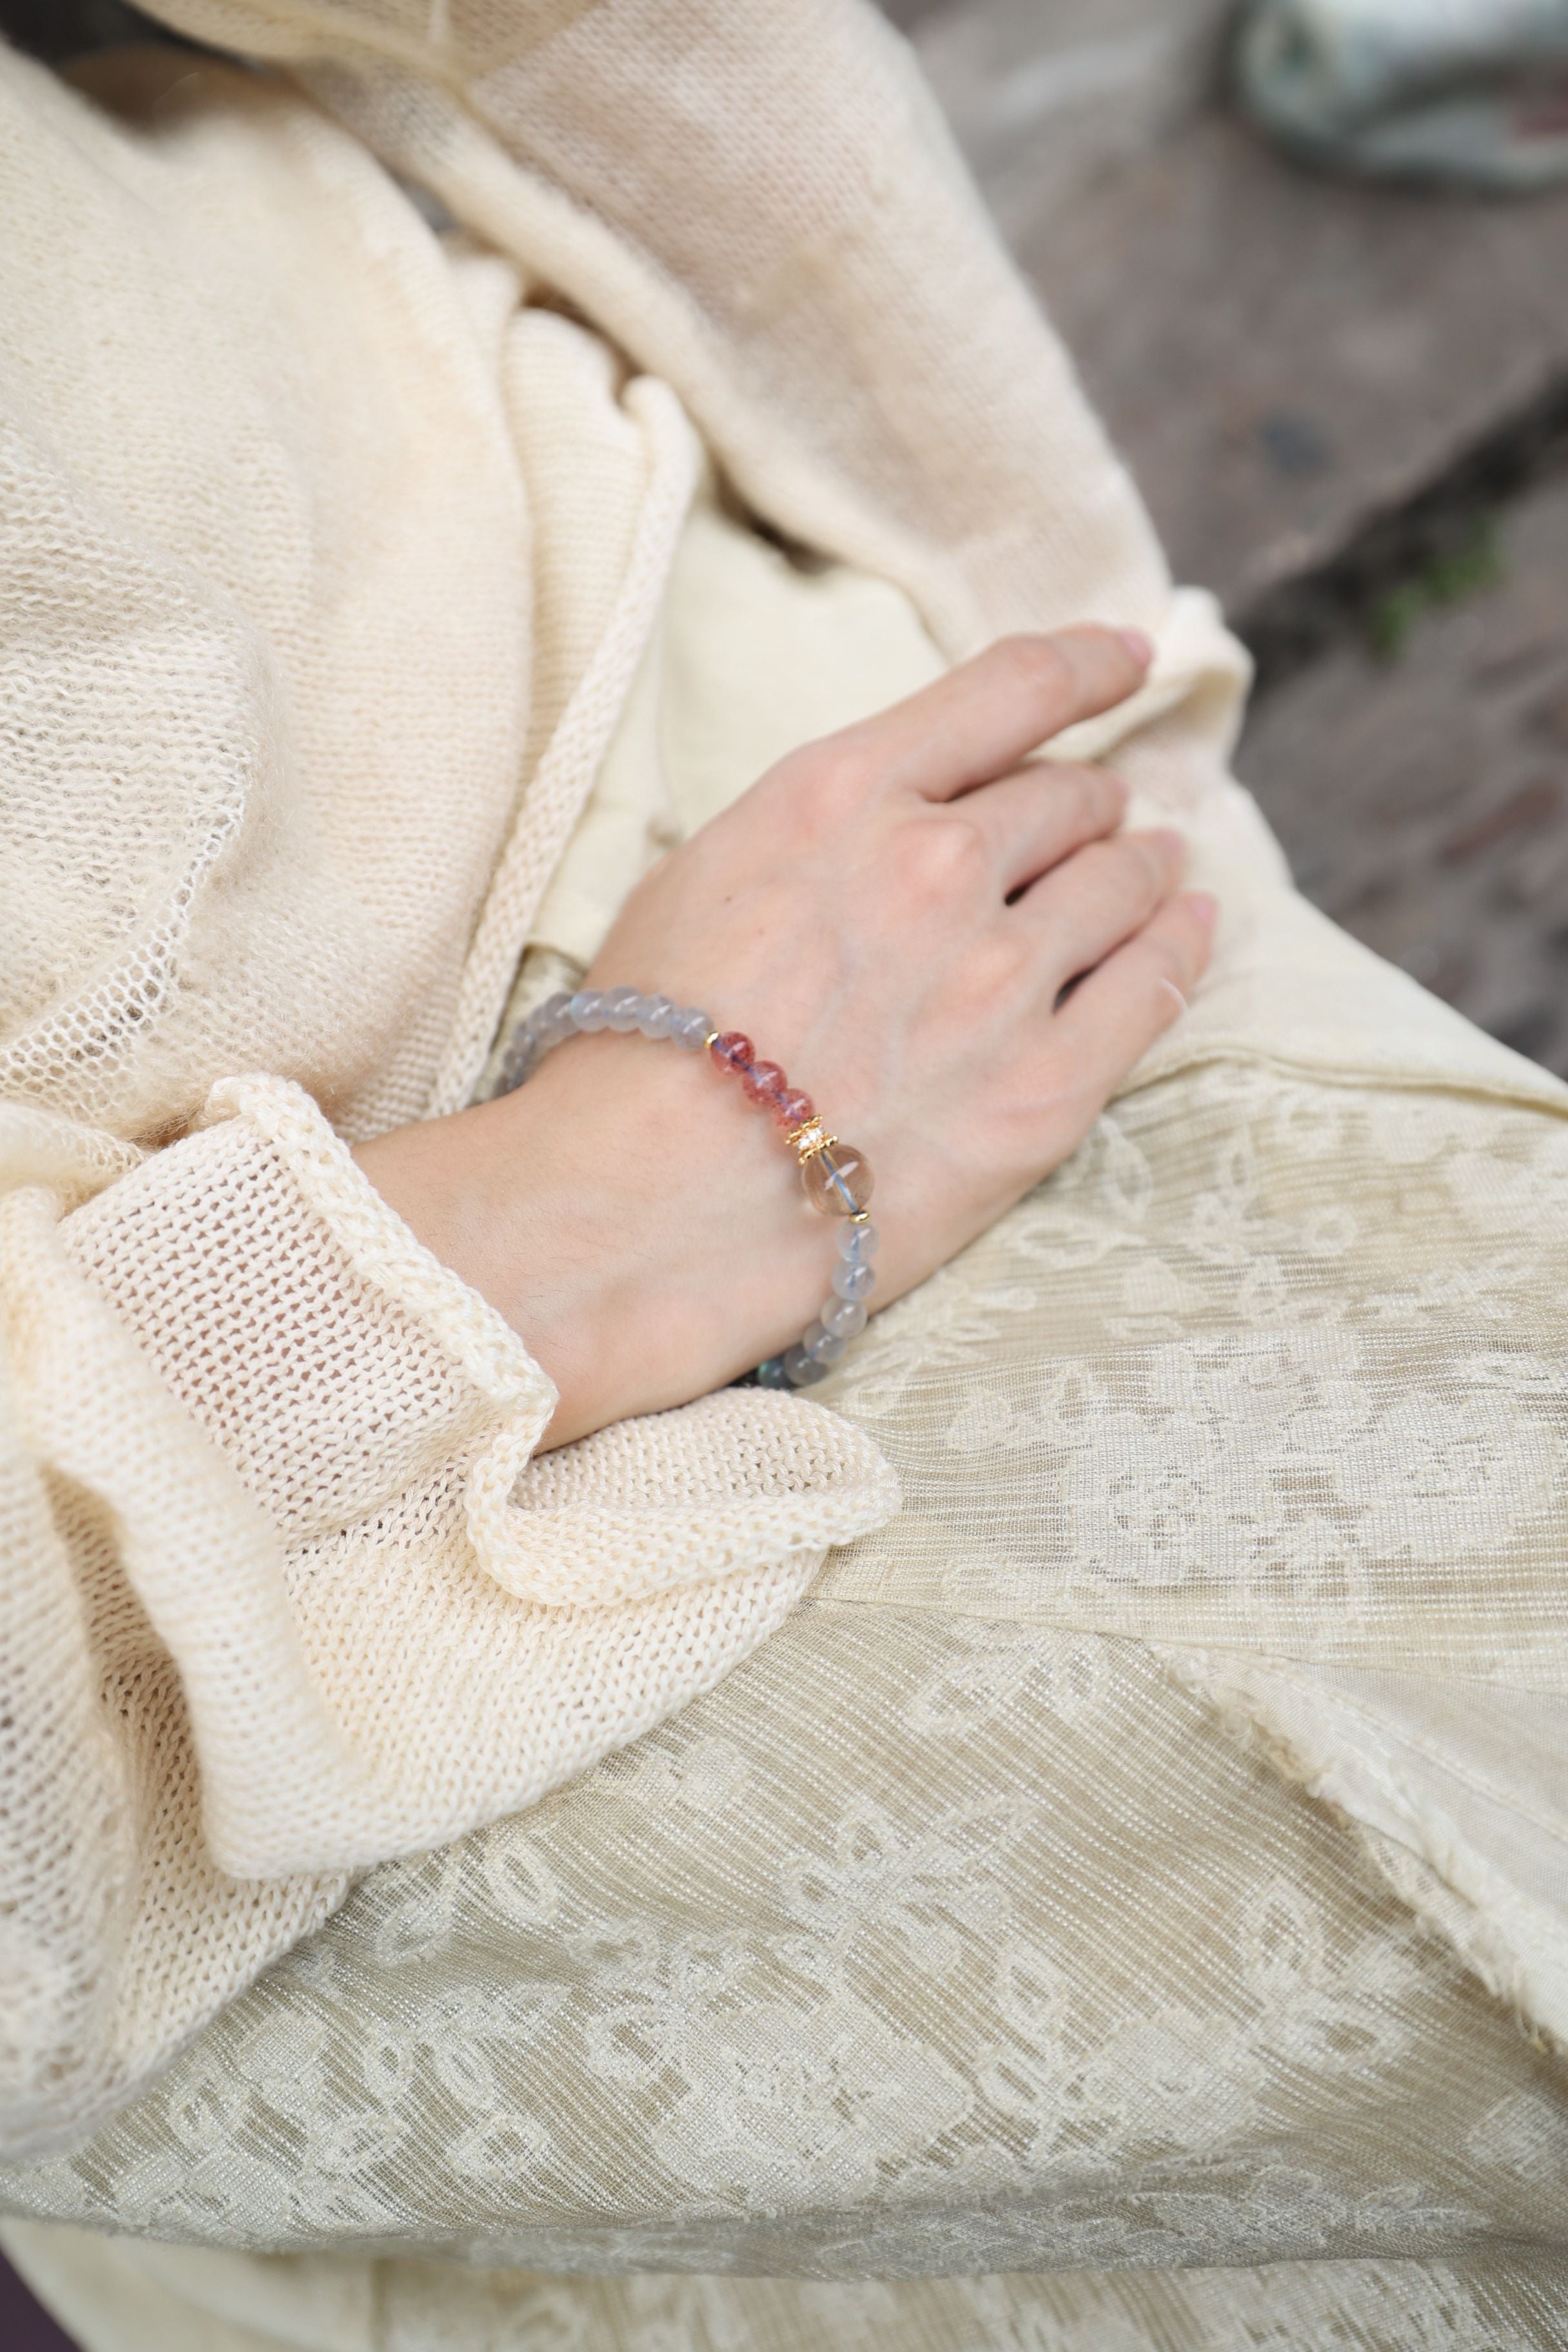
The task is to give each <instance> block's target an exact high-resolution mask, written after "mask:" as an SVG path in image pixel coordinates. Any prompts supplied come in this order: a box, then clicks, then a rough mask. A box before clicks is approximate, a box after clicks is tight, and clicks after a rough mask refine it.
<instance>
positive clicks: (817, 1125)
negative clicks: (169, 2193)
mask: <svg viewBox="0 0 1568 2352" xmlns="http://www.w3.org/2000/svg"><path fill="white" fill-rule="evenodd" d="M785 1140H786V1141H787V1142H789V1143H792V1144H793V1145H794V1146H795V1150H796V1151H798V1152H799V1154H800V1157H801V1161H802V1164H803V1165H804V1163H805V1161H806V1160H815V1159H816V1155H817V1153H818V1152H819V1151H829V1150H832V1148H833V1146H834V1145H835V1144H836V1143H837V1140H838V1138H837V1136H836V1135H829V1134H828V1132H827V1129H826V1128H825V1127H824V1126H823V1124H822V1121H821V1120H820V1119H819V1118H808V1119H807V1120H806V1121H805V1125H804V1126H802V1127H792V1128H791V1129H790V1131H789V1134H788V1136H787V1137H786V1139H785Z"/></svg>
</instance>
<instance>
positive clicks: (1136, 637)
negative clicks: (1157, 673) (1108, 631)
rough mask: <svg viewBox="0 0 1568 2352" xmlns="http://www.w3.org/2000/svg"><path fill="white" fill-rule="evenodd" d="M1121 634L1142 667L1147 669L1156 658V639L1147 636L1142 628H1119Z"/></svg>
mask: <svg viewBox="0 0 1568 2352" xmlns="http://www.w3.org/2000/svg"><path fill="white" fill-rule="evenodd" d="M1113 634H1114V635H1116V636H1119V637H1120V638H1121V642H1122V644H1123V645H1124V646H1126V648H1127V650H1128V652H1129V653H1130V654H1131V656H1132V658H1133V660H1134V661H1135V662H1136V663H1137V665H1138V667H1139V668H1140V669H1147V668H1148V667H1149V665H1150V663H1151V662H1152V660H1153V658H1154V640H1153V638H1152V637H1146V636H1145V635H1144V634H1143V632H1142V629H1117V630H1115V631H1114V632H1113Z"/></svg>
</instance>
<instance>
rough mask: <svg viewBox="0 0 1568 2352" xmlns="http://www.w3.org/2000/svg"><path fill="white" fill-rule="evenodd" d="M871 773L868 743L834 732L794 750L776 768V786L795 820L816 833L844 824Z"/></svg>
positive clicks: (810, 833)
mask: <svg viewBox="0 0 1568 2352" xmlns="http://www.w3.org/2000/svg"><path fill="white" fill-rule="evenodd" d="M871 773H872V761H871V757H870V754H869V752H868V750H867V748H866V746H865V745H864V744H863V743H860V742H858V741H857V740H855V738H854V737H853V736H850V735H842V736H832V737H829V738H828V739H827V740H826V741H825V742H821V743H813V744H811V745H809V746H808V747H807V748H806V749H805V751H795V752H792V753H791V754H790V755H789V756H788V757H787V758H785V759H784V760H781V761H780V762H779V764H778V766H777V767H776V768H775V769H774V770H773V783H774V785H775V787H776V789H777V790H778V791H779V792H780V793H781V794H783V795H784V797H785V798H786V799H787V802H788V804H789V809H790V814H791V815H792V816H793V818H794V819H795V823H796V824H798V825H799V826H800V827H801V828H802V829H803V831H805V833H807V834H808V835H819V834H821V833H823V832H825V831H827V830H829V829H830V828H831V827H832V826H834V825H835V824H841V823H842V822H843V820H844V818H845V817H846V816H847V814H849V812H850V810H851V809H852V808H854V807H855V806H857V805H858V803H859V802H860V801H861V800H863V799H864V797H865V793H866V788H867V785H868V782H869V781H870V777H871Z"/></svg>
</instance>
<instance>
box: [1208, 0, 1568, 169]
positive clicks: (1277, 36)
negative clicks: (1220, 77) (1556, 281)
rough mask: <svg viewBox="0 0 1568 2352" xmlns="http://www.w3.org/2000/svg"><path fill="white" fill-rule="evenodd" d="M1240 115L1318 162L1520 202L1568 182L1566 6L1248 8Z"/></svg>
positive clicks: (1428, 0)
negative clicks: (1511, 194) (1518, 195)
mask: <svg viewBox="0 0 1568 2352" xmlns="http://www.w3.org/2000/svg"><path fill="white" fill-rule="evenodd" d="M1237 79H1238V84H1239V89H1240V94H1241V99H1242V102H1243V104H1244V105H1245V106H1246V108H1247V111H1248V112H1249V113H1250V114H1251V115H1252V116H1253V118H1254V120H1255V121H1258V123H1260V124H1261V125H1262V127H1263V128H1264V129H1265V130H1266V131H1268V132H1270V134H1271V135H1273V136H1274V137H1276V138H1278V139H1279V140H1280V141H1281V142H1283V143H1284V144H1286V145H1288V146H1289V147H1291V148H1293V149H1295V150H1296V152H1298V153H1300V154H1304V155H1306V156H1308V157H1310V158H1311V159H1313V160H1315V161H1318V162H1321V163H1330V164H1334V165H1338V166H1340V167H1342V168H1345V169H1349V170H1352V171H1356V172H1363V173H1373V174H1377V175H1380V176H1384V177H1388V178H1398V179H1427V180H1433V179H1436V180H1449V181H1458V182H1461V183H1463V184H1467V185H1468V186H1472V187H1478V186H1479V187H1489V188H1496V189H1504V190H1515V191H1524V190H1529V189H1531V188H1540V187H1545V186H1546V185H1548V184H1550V183H1552V182H1553V181H1558V180H1562V179H1563V178H1568V0H1251V5H1249V6H1248V8H1247V11H1246V14H1245V16H1244V17H1243V20H1242V24H1241V29H1240V33H1239V37H1238V40H1237Z"/></svg>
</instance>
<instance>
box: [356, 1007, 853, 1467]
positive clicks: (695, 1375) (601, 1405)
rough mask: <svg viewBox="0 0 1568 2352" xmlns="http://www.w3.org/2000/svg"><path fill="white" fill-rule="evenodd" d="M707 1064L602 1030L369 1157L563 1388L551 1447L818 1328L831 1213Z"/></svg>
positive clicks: (436, 1246)
mask: <svg viewBox="0 0 1568 2352" xmlns="http://www.w3.org/2000/svg"><path fill="white" fill-rule="evenodd" d="M714 1077H715V1073H714V1072H713V1071H711V1070H710V1068H709V1066H708V1065H707V1063H706V1059H705V1057H704V1058H702V1059H699V1058H698V1057H696V1056H693V1055H686V1054H683V1053H681V1052H679V1049H678V1048H675V1047H671V1046H668V1045H666V1046H658V1047H654V1048H650V1047H649V1046H648V1045H647V1042H646V1041H644V1040H641V1039H638V1038H637V1037H635V1036H624V1035H616V1034H614V1033H600V1034H595V1035H591V1036H584V1037H579V1038H574V1039H572V1040H571V1041H570V1042H569V1043H568V1044H567V1045H564V1046H563V1047H562V1048H560V1049H558V1050H557V1051H556V1052H554V1053H552V1054H551V1055H549V1056H548V1057H547V1058H546V1060H545V1062H544V1063H543V1064H542V1066H540V1068H539V1069H538V1071H537V1072H536V1073H535V1075H534V1076H531V1078H530V1080H529V1082H528V1084H527V1085H526V1086H523V1087H520V1088H519V1089H518V1090H517V1091H516V1092H515V1093H513V1094H510V1095H508V1096H505V1097H501V1098H500V1100H498V1101H496V1102H493V1103H488V1104H484V1105H481V1106H479V1107H478V1108H475V1109H473V1110H469V1111H463V1112H459V1113H458V1114H457V1115H456V1116H455V1117H454V1118H447V1119H439V1120H432V1121H429V1122H427V1123H426V1124H424V1125H421V1126H416V1127H412V1128H405V1129H399V1130H398V1131H397V1132H396V1133H395V1134H393V1135H389V1136H385V1137H383V1138H381V1139H378V1140H377V1141H376V1142H374V1143H371V1144H367V1145H363V1146H362V1147H361V1148H360V1150H358V1151H357V1152H356V1153H355V1158H356V1159H357V1160H358V1161H359V1163H360V1165H361V1167H362V1168H363V1171H364V1173H365V1174H366V1176H367V1177H368V1178H369V1179H370V1181H372V1182H373V1183H374V1184H375V1185H376V1187H377V1189H378V1190H379V1191H380V1192H382V1193H383V1195H384V1197H385V1198H386V1199H387V1201H388V1202H389V1203H390V1205H391V1206H392V1207H393V1208H395V1210H396V1211H397V1212H398V1213H399V1214H400V1215H402V1216H403V1217H404V1219H405V1222H406V1223H408V1224H409V1225H410V1226H411V1227H412V1228H413V1230H414V1231H415V1232H416V1234H418V1236H419V1238H420V1239H421V1240H422V1241H423V1242H424V1243H425V1244H426V1246H427V1247H428V1248H430V1249H431V1250H433V1251H434V1252H435V1254H436V1255H437V1257H439V1258H441V1259H442V1260H443V1262H444V1263H445V1264H447V1265H450V1266H451V1267H452V1268H453V1270H454V1271H455V1272H456V1273H458V1275H459V1276H461V1277H462V1278H463V1279H464V1280H465V1281H467V1282H468V1283H469V1284H471V1286H473V1287H474V1288H475V1289H476V1290H478V1291H479V1293H480V1294H481V1295H482V1296H483V1297H486V1298H488V1299H489V1302H490V1304H491V1305H492V1306H493V1307H496V1309H497V1310H498V1312H499V1313H500V1314H501V1315H502V1316H503V1317H504V1318H505V1319H506V1320H507V1321H508V1322H509V1323H510V1325H511V1326H512V1328H514V1329H515V1330H516V1331H517V1332H518V1333H519V1335H520V1336H521V1339H523V1341H524V1343H525V1345H526V1346H527V1347H528V1349H529V1350H530V1352H531V1354H532V1355H533V1357H534V1358H535V1360H536V1361H537V1362H538V1363H539V1364H540V1366H541V1368H542V1370H543V1371H545V1372H546V1373H547V1374H548V1375H549V1377H550V1379H551V1380H552V1381H553V1382H554V1384H555V1387H556V1389H557V1391H558V1395H559V1400H560V1401H559V1403H558V1406H557V1410H556V1412H555V1415H554V1417H553V1418H552V1423H551V1424H550V1428H549V1430H548V1432H547V1433H546V1436H545V1440H544V1443H545V1444H547V1445H557V1444H566V1443H569V1442H570V1441H571V1440H572V1439H573V1438H575V1437H580V1436H583V1435H585V1434H586V1433H589V1432H590V1431H591V1430H594V1429H596V1428H601V1427H603V1426H604V1425H605V1423H608V1422H611V1421H616V1420H620V1419H623V1418H625V1417H626V1415H627V1414H630V1413H637V1412H657V1411H659V1410H662V1409H664V1408H666V1407H668V1406H670V1405H675V1404H681V1403H685V1402H689V1400H690V1399H691V1398H693V1397H696V1396H700V1395H703V1394H705V1393H706V1392H707V1391H709V1390H710V1389H712V1388H715V1387H718V1386H720V1385H721V1384H722V1383H723V1382H724V1381H729V1380H731V1379H733V1378H734V1377H735V1376H736V1375H737V1374H738V1373H739V1372H742V1371H743V1370H747V1369H749V1368H750V1367H751V1366H752V1365H753V1364H755V1363H756V1362H758V1361H760V1360H762V1359H763V1357H765V1356H768V1355H770V1354H772V1353H773V1352H774V1351H775V1350H776V1349H781V1348H783V1347H784V1346H786V1345H788V1344H789V1342H790V1341H791V1340H792V1339H795V1337H796V1336H798V1332H799V1329H800V1328H801V1326H802V1324H803V1323H804V1322H805V1320H806V1318H807V1317H808V1315H809V1312H810V1308H811V1305H812V1302H813V1300H814V1299H815V1298H816V1297H819V1296H820V1294H821V1291H822V1290H823V1288H824V1287H825V1282H826V1276H827V1275H828V1274H829V1273H830V1272H831V1267H832V1253H831V1249H830V1248H829V1247H827V1246H826V1244H827V1242H828V1235H827V1233H826V1230H825V1221H824V1220H823V1219H822V1218H820V1217H818V1216H817V1215H816V1214H815V1213H813V1212H812V1211H811V1210H810V1209H809V1208H808V1207H807V1206H806V1204H805V1199H804V1196H803V1194H802V1192H801V1188H800V1184H799V1181H798V1179H797V1177H796V1176H795V1162H794V1160H793V1157H792V1155H790V1154H789V1153H788V1152H787V1151H784V1150H780V1148H779V1139H778V1137H777V1135H776V1133H774V1132H773V1129H772V1127H771V1124H770V1123H769V1122H767V1121H764V1120H763V1119H760V1118H757V1117H756V1115H755V1113H754V1112H751V1111H750V1110H749V1108H748V1107H747V1106H746V1105H745V1104H744V1103H743V1102H742V1100H741V1099H740V1098H739V1095H738V1091H737V1090H736V1089H734V1088H733V1087H729V1086H723V1085H716V1084H715V1083H714Z"/></svg>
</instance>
